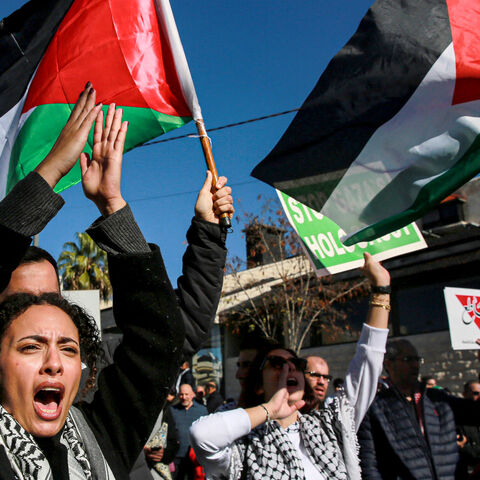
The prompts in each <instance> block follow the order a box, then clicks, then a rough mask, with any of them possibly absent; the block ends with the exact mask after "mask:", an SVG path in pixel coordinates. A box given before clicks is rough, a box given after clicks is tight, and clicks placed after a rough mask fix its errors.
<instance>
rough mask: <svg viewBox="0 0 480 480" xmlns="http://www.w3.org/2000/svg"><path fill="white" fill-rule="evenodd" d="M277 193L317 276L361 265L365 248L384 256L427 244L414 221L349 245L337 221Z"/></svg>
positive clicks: (382, 258)
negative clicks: (343, 240)
mask: <svg viewBox="0 0 480 480" xmlns="http://www.w3.org/2000/svg"><path fill="white" fill-rule="evenodd" d="M277 194H278V197H279V198H280V202H281V203H282V206H283V210H284V211H285V214H286V215H287V218H288V220H289V222H290V224H291V225H292V227H293V228H294V229H295V231H296V232H297V234H298V236H299V237H300V239H301V242H302V244H303V247H304V249H305V252H306V253H307V255H308V257H309V258H310V262H311V263H312V265H313V267H314V269H315V272H316V274H317V275H318V276H322V275H330V274H333V273H339V272H343V271H346V270H352V269H354V268H358V267H361V266H362V265H363V253H364V252H368V253H370V254H371V255H373V256H374V257H375V259H377V260H385V259H387V258H391V257H396V256H398V255H403V254H405V253H408V252H413V251H414V250H420V249H422V248H426V247H427V244H426V243H425V240H424V239H423V236H422V234H421V233H420V230H419V229H418V227H417V225H416V224H415V223H411V224H410V225H407V226H406V227H403V228H401V229H400V230H397V231H395V232H392V233H390V234H388V235H384V236H383V237H380V238H378V239H377V240H374V241H372V242H359V243H357V244H355V245H352V246H350V247H346V246H345V245H343V243H342V242H341V241H340V239H341V238H342V237H344V236H345V232H344V231H343V230H342V229H341V228H340V227H339V226H338V225H337V224H336V223H334V222H332V220H330V219H328V218H327V217H325V216H324V215H322V214H321V213H318V212H316V211H315V210H312V209H311V208H310V207H307V206H306V205H304V204H303V203H300V202H299V201H298V200H295V199H294V198H292V197H289V196H288V195H286V194H285V193H283V192H280V191H279V190H277Z"/></svg>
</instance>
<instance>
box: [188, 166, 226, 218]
mask: <svg viewBox="0 0 480 480" xmlns="http://www.w3.org/2000/svg"><path fill="white" fill-rule="evenodd" d="M212 179H213V177H212V172H210V170H207V178H206V179H205V183H204V184H203V187H202V189H201V190H200V193H199V194H198V198H197V203H196V204H195V217H196V218H200V219H202V220H206V221H207V222H212V223H219V222H220V216H221V215H222V214H223V213H228V214H232V213H233V212H234V211H235V209H234V208H233V198H232V195H231V193H232V189H231V188H230V187H227V186H225V185H226V183H227V179H226V177H220V178H219V179H218V182H217V184H216V188H217V191H216V192H215V193H213V194H212Z"/></svg>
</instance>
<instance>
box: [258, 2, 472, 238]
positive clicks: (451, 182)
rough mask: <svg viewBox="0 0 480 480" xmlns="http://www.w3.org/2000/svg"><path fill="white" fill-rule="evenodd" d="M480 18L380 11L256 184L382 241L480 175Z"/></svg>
mask: <svg viewBox="0 0 480 480" xmlns="http://www.w3.org/2000/svg"><path fill="white" fill-rule="evenodd" d="M479 134H480V8H479V5H478V2H475V1H471V0H402V1H398V0H378V1H377V2H376V3H375V4H374V5H373V6H372V7H371V8H370V10H369V11H368V12H367V14H366V16H365V17H364V18H363V20H362V22H361V23H360V26H359V28H358V30H357V32H356V33H355V34H354V36H353V37H352V38H351V39H350V41H349V42H348V43H347V44H346V45H345V47H344V48H343V49H342V50H341V51H340V52H339V53H338V54H337V55H336V56H335V57H334V58H333V59H332V60H331V62H330V64H329V65H328V67H327V68H326V70H325V72H324V73H323V75H322V76H321V77H320V79H319V81H318V83H317V85H316V86H315V88H314V89H313V91H312V92H311V94H310V96H309V97H308V98H307V100H306V101H305V103H304V104H303V106H302V108H301V110H300V111H299V113H298V114H297V115H296V117H295V118H294V120H293V121H292V123H291V125H290V126H289V128H288V129H287V131H286V132H285V134H284V135H283V137H282V138H281V139H280V141H279V142H278V144H277V145H276V146H275V148H274V149H273V150H272V152H271V153H270V154H269V155H268V156H267V157H266V158H265V159H264V160H263V161H262V162H261V163H260V164H259V165H258V166H257V167H256V168H255V169H254V170H253V172H252V175H253V176H255V177H257V178H259V179H260V180H263V181H265V182H267V183H269V184H271V185H272V186H274V187H276V188H277V189H279V190H281V191H283V192H285V193H287V194H288V195H290V196H292V197H294V198H296V199H297V200H299V201H300V202H302V203H304V204H307V205H308V206H310V207H311V208H313V209H315V210H317V211H320V212H321V213H322V214H324V215H325V216H327V217H328V218H331V219H332V220H333V221H335V222H336V223H337V224H339V225H340V226H341V227H342V228H343V230H345V232H347V234H348V239H347V240H346V242H345V244H346V245H352V244H354V243H357V242H359V241H365V240H373V239H375V238H378V237H380V236H382V235H385V234H388V233H390V232H392V231H395V230H397V229H399V228H400V227H402V226H404V225H406V224H408V223H410V222H412V221H414V220H415V219H416V218H419V217H420V216H422V215H423V214H424V213H425V212H427V211H428V210H430V209H431V208H432V207H433V206H434V205H435V204H437V203H438V202H440V201H441V200H443V199H444V198H445V197H446V196H447V195H449V194H450V193H451V192H452V191H454V190H456V189H457V188H459V187H460V186H461V185H462V184H464V183H465V182H466V181H468V180H469V179H470V178H472V177H473V176H475V175H476V174H477V173H478V172H479V171H480V150H479V148H480V137H479Z"/></svg>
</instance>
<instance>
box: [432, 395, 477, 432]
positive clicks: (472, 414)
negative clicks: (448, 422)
mask: <svg viewBox="0 0 480 480" xmlns="http://www.w3.org/2000/svg"><path fill="white" fill-rule="evenodd" d="M432 390H436V392H435V393H436V394H437V395H444V396H445V397H446V400H447V402H448V404H449V405H450V407H451V409H452V410H453V415H454V416H455V423H456V424H457V425H480V405H479V404H478V403H477V402H476V401H475V400H469V399H466V398H460V397H455V396H454V395H449V394H447V393H445V392H443V391H442V390H439V389H432Z"/></svg>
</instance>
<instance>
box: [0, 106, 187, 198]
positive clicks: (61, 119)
mask: <svg viewBox="0 0 480 480" xmlns="http://www.w3.org/2000/svg"><path fill="white" fill-rule="evenodd" d="M118 107H119V108H122V110H123V120H127V121H128V122H129V127H128V133H127V139H126V141H125V152H127V151H129V150H132V149H133V148H135V147H137V146H138V145H141V144H143V143H145V142H147V141H148V140H151V139H152V138H155V137H158V136H159V135H162V134H164V133H166V132H169V131H170V130H173V129H175V128H179V127H181V126H183V125H185V124H186V123H188V122H189V121H190V120H191V119H192V118H191V117H175V116H171V115H166V114H164V113H159V112H157V111H155V110H151V109H148V108H136V107H123V106H120V105H119V106H118ZM72 109H73V105H69V104H50V105H40V106H39V107H36V108H35V110H33V112H32V113H31V114H30V116H29V117H28V118H27V120H26V121H25V124H24V125H23V127H22V128H21V130H20V132H19V134H18V136H17V139H16V141H15V144H14V146H13V150H12V155H11V157H10V166H9V171H8V179H7V193H8V192H9V191H10V190H11V189H12V188H13V186H14V185H15V184H16V183H17V182H18V181H20V180H21V179H22V178H24V177H25V176H27V175H28V173H30V172H31V171H32V170H34V169H35V168H36V166H37V165H38V164H39V163H40V162H41V161H42V160H43V159H44V158H45V157H46V156H47V154H48V153H49V152H50V150H51V148H52V146H53V145H54V143H55V142H56V140H57V138H58V135H59V134H60V131H61V130H62V128H63V127H64V126H65V124H66V123H67V120H68V117H69V116H70V113H71V111H72ZM107 110H108V105H106V106H104V107H103V111H104V113H105V114H106V112H107ZM92 144H93V128H92V130H91V131H90V134H89V137H88V142H87V145H86V147H85V149H84V151H85V152H88V153H89V154H91V153H92ZM80 180H81V174H80V164H79V162H77V164H76V165H75V166H74V167H73V168H72V170H70V172H69V173H68V174H67V175H66V176H65V177H64V178H63V179H62V180H61V181H60V182H59V183H58V185H57V186H56V187H55V191H56V192H61V191H63V190H65V189H66V188H68V187H71V186H72V185H75V184H76V183H78V182H80Z"/></svg>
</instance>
